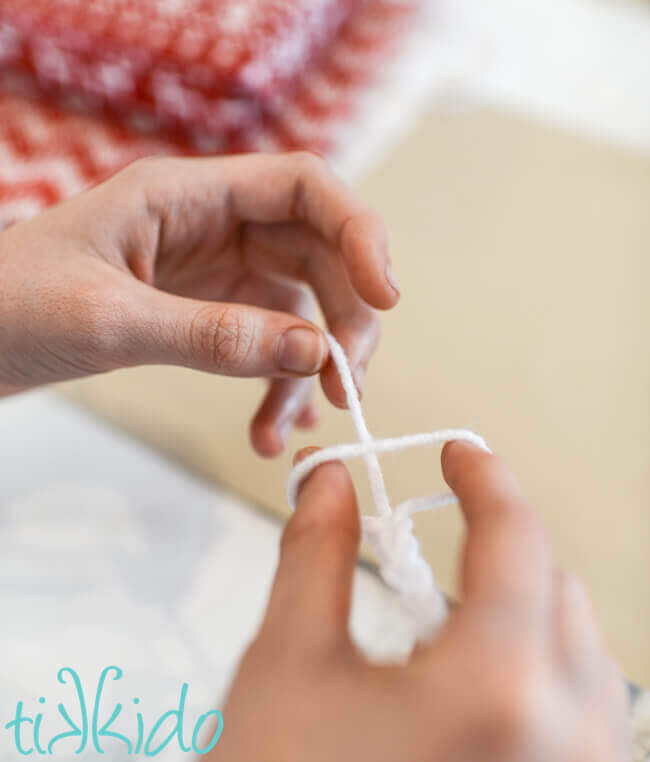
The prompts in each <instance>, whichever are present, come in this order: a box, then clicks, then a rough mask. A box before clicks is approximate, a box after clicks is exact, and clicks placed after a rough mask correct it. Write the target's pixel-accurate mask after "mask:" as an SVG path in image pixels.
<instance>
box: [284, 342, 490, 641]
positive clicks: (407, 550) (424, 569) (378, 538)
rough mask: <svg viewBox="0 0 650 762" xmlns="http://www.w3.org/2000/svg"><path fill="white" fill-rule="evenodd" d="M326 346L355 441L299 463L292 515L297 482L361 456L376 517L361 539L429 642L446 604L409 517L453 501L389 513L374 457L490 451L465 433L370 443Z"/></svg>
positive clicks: (342, 368)
mask: <svg viewBox="0 0 650 762" xmlns="http://www.w3.org/2000/svg"><path fill="white" fill-rule="evenodd" d="M327 341H328V344H329V347H330V352H331V355H332V359H333V360H334V364H335V365H336V368H337V370H338V372H339V376H340V377H341V383H342V384H343V389H344V390H345V394H346V397H347V403H348V408H349V410H350V415H351V416H352V421H353V422H354V426H355V428H356V431H357V435H358V437H359V442H354V443H349V444H340V445H334V446H332V447H326V448H324V449H322V450H317V451H316V452H313V453H312V454H311V455H308V456H307V457H306V458H305V459H304V460H301V461H300V462H299V463H297V464H296V465H295V466H294V468H293V469H292V470H291V472H290V474H289V478H288V480H287V497H288V500H289V505H290V506H291V508H292V510H295V507H296V499H297V496H298V489H299V487H300V483H301V482H302V480H303V479H304V478H305V477H306V476H307V474H309V472H310V471H312V470H313V469H314V468H316V466H319V465H320V464H321V463H326V462H328V461H332V460H345V459H346V458H358V457H362V458H363V459H364V461H365V464H366V469H367V471H368V478H369V480H370V488H371V491H372V497H373V500H374V503H375V509H376V515H374V516H362V517H361V526H362V529H363V534H364V538H365V539H366V540H367V541H368V543H369V545H370V547H371V548H372V550H373V552H374V554H375V556H376V557H377V561H378V564H379V571H380V573H381V576H382V578H383V579H384V581H385V582H386V583H387V584H388V585H389V586H390V587H392V588H393V589H394V590H395V591H396V592H397V594H398V595H399V596H400V600H401V602H402V604H403V606H404V608H405V609H406V610H407V612H408V613H409V614H410V616H411V617H412V619H413V623H414V627H415V634H416V637H417V639H418V640H419V641H425V640H428V639H429V638H431V636H432V635H433V633H434V632H435V630H436V628H437V627H438V626H439V625H440V624H441V623H442V622H443V621H444V619H445V616H446V613H447V604H446V601H445V597H444V595H443V594H442V593H441V592H440V590H438V588H437V587H436V585H435V581H434V578H433V573H432V571H431V567H430V566H429V564H428V563H427V562H426V561H425V560H424V558H423V557H422V555H421V553H420V548H419V545H418V541H417V540H416V539H415V537H414V535H413V520H412V519H411V516H412V515H413V514H414V513H418V512H420V511H429V510H433V509H434V508H439V507H442V506H444V505H449V504H451V503H454V502H456V496H455V495H454V494H453V493H452V492H448V493H445V494H442V495H431V496H429V497H420V498H412V499H410V500H406V501H405V502H403V503H400V504H399V505H398V506H397V507H396V508H394V509H391V507H390V501H389V500H388V495H387V494H386V486H385V484H384V477H383V474H382V471H381V467H380V465H379V461H378V459H377V455H378V454H379V453H382V452H395V451H397V450H404V449H407V448H409V447H421V446H423V445H431V444H444V443H445V442H450V441H453V440H458V439H464V440H466V441H468V442H471V443H472V444H474V445H476V446H477V447H480V448H481V449H482V450H486V451H488V452H489V449H488V447H487V445H486V444H485V441H484V440H483V438H482V437H480V436H479V435H478V434H475V433H474V432H472V431H469V430H467V429H442V430H440V431H432V432H429V433H425V434H407V435H406V436H401V437H392V438H388V439H373V437H372V435H371V434H370V432H369V431H368V427H367V426H366V422H365V420H364V417H363V412H362V410H361V403H360V402H359V396H358V394H357V390H356V387H355V385H354V381H353V379H352V373H351V371H350V366H349V364H348V361H347V358H346V356H345V352H344V351H343V349H342V347H341V346H340V344H339V343H338V342H337V341H336V339H335V338H334V337H333V336H331V335H329V334H327Z"/></svg>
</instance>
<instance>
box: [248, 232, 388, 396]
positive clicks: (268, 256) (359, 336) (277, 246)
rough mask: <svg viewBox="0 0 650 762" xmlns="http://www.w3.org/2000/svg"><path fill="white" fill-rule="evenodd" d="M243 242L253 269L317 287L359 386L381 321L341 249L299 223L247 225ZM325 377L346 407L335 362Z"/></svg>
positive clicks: (331, 392)
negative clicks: (356, 284) (355, 281)
mask: <svg viewBox="0 0 650 762" xmlns="http://www.w3.org/2000/svg"><path fill="white" fill-rule="evenodd" d="M241 247H242V251H243V253H244V259H245V262H246V266H247V267H249V268H251V269H252V270H253V271H255V272H260V273H263V272H268V271H271V272H274V273H278V274H281V275H282V276H285V277H289V278H294V279H297V280H301V281H305V282H306V283H308V284H309V285H310V286H311V287H312V288H313V290H314V293H315V294H316V297H317V299H318V303H319V305H320V307H321V309H322V311H323V315H324V317H325V320H326V322H327V325H328V328H329V330H330V331H331V332H332V333H333V334H334V336H335V337H336V339H337V341H338V342H339V343H340V344H341V346H342V347H343V349H344V351H345V353H346V356H347V357H348V359H349V361H350V368H351V370H352V374H353V377H354V378H355V381H356V384H357V388H358V389H359V391H360V392H361V391H362V388H363V378H364V375H365V370H366V368H367V365H368V362H369V361H370V358H371V356H372V353H373V352H374V350H375V348H376V345H377V342H378V337H379V323H378V320H377V316H376V314H375V311H374V310H373V309H372V308H371V307H369V306H368V304H367V303H366V302H365V301H364V300H363V299H362V298H361V297H360V296H359V294H358V293H357V291H356V290H355V289H354V287H353V285H352V283H351V281H350V277H349V275H348V272H347V271H346V268H345V265H344V262H343V260H342V258H341V257H340V255H339V253H338V252H337V251H336V250H335V249H334V247H333V246H331V245H330V244H328V243H327V242H326V241H325V240H324V239H323V238H322V237H321V236H319V235H318V234H316V233H315V232H314V230H313V229H311V228H309V227H308V226H306V225H299V224H278V225H247V226H246V230H245V233H244V234H243V235H242V240H241ZM322 381H323V389H324V391H325V394H326V396H327V397H328V399H329V400H330V401H331V402H332V403H333V404H335V405H338V406H339V407H344V406H345V393H344V391H343V387H342V385H341V383H340V379H339V376H338V373H337V372H336V369H335V368H334V366H333V365H330V366H329V367H328V368H327V369H326V370H325V372H324V373H323V375H322Z"/></svg>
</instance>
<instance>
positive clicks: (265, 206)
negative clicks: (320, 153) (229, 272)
mask: <svg viewBox="0 0 650 762" xmlns="http://www.w3.org/2000/svg"><path fill="white" fill-rule="evenodd" d="M186 161H188V162H193V170H192V173H193V174H192V182H193V183H204V184H206V186H210V185H212V186H214V184H215V181H218V182H219V184H220V185H221V184H225V185H226V186H227V188H228V198H229V204H230V211H231V213H232V214H233V215H234V216H235V217H236V218H238V219H239V220H241V221H244V222H257V223H278V222H292V221H297V222H302V223H306V224H307V225H309V226H310V227H311V228H313V229H314V231H316V232H317V233H318V234H319V235H320V236H322V238H323V239H324V240H325V241H326V242H327V243H329V244H330V245H331V246H333V247H335V249H336V250H337V251H339V252H340V254H341V257H342V260H343V262H344V264H345V267H346V270H347V273H348V275H349V277H350V280H351V282H352V284H353V286H354V288H355V290H356V291H357V292H358V294H359V295H360V296H361V297H362V298H363V299H364V301H366V302H367V303H368V304H369V305H371V306H372V307H376V308H378V309H388V308H390V307H393V306H394V305H395V304H396V303H397V301H398V298H399V296H398V293H397V291H396V290H395V288H394V286H393V284H392V275H391V270H390V261H389V256H388V246H387V241H386V233H385V230H384V226H383V224H382V223H381V221H380V220H379V218H378V217H377V215H376V214H375V213H374V212H372V211H371V210H370V209H369V208H368V207H367V206H366V205H365V204H363V203H362V202H361V201H360V199H359V198H358V197H357V196H356V195H355V194H354V193H353V192H352V191H351V190H350V189H348V188H347V187H346V186H345V184H344V183H343V182H342V181H341V180H339V179H338V178H337V177H336V176H335V175H334V173H333V172H332V170H331V169H330V168H329V167H328V166H327V164H326V162H325V161H323V160H322V159H320V158H319V157H317V156H316V155H314V154H311V153H308V152H297V153H292V154H244V155H240V156H231V157H225V158H223V157H222V158H215V159H187V160H186Z"/></svg>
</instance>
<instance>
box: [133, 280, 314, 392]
mask: <svg viewBox="0 0 650 762" xmlns="http://www.w3.org/2000/svg"><path fill="white" fill-rule="evenodd" d="M146 291H147V293H146V294H145V295H144V298H143V299H141V300H140V301H139V303H138V309H137V311H136V315H135V317H134V318H133V317H132V318H131V321H132V322H135V325H134V326H132V330H131V334H135V336H137V341H136V343H137V346H138V349H139V352H138V359H137V361H138V363H144V364H161V365H184V366H186V367H189V368H194V369H196V370H202V371H207V372H209V373H219V374H221V375H226V376H241V377H244V376H307V375H312V374H314V373H318V372H319V371H320V370H321V368H322V367H323V365H324V364H325V362H326V361H327V356H328V346H327V341H326V339H325V336H324V335H323V332H322V331H321V330H320V328H318V327H317V326H316V325H314V324H313V323H311V322H309V321H308V320H303V319H302V318H300V317H297V316H295V315H290V314H287V313H284V312H275V311H272V310H265V309H261V308H259V307H252V306H249V305H246V304H231V303H223V302H202V301H198V300H196V299H187V298H184V297H180V296H175V295H172V294H167V293H165V292H163V291H158V290H156V289H152V288H149V287H147V289H146Z"/></svg>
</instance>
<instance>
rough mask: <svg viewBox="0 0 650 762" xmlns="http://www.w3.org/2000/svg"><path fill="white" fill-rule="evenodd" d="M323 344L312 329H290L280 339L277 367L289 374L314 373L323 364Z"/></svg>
mask: <svg viewBox="0 0 650 762" xmlns="http://www.w3.org/2000/svg"><path fill="white" fill-rule="evenodd" d="M325 352H326V349H325V343H324V341H323V339H322V338H321V336H320V334H319V333H317V332H316V331H315V330H313V329H312V328H303V327H296V328H290V329H289V330H288V331H285V333H284V334H283V335H282V336H281V337H280V344H279V347H278V365H279V366H280V368H281V369H282V370H288V371H290V372H291V373H305V374H310V373H316V371H317V370H319V369H320V367H321V366H322V364H323V359H324V357H325Z"/></svg>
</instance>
